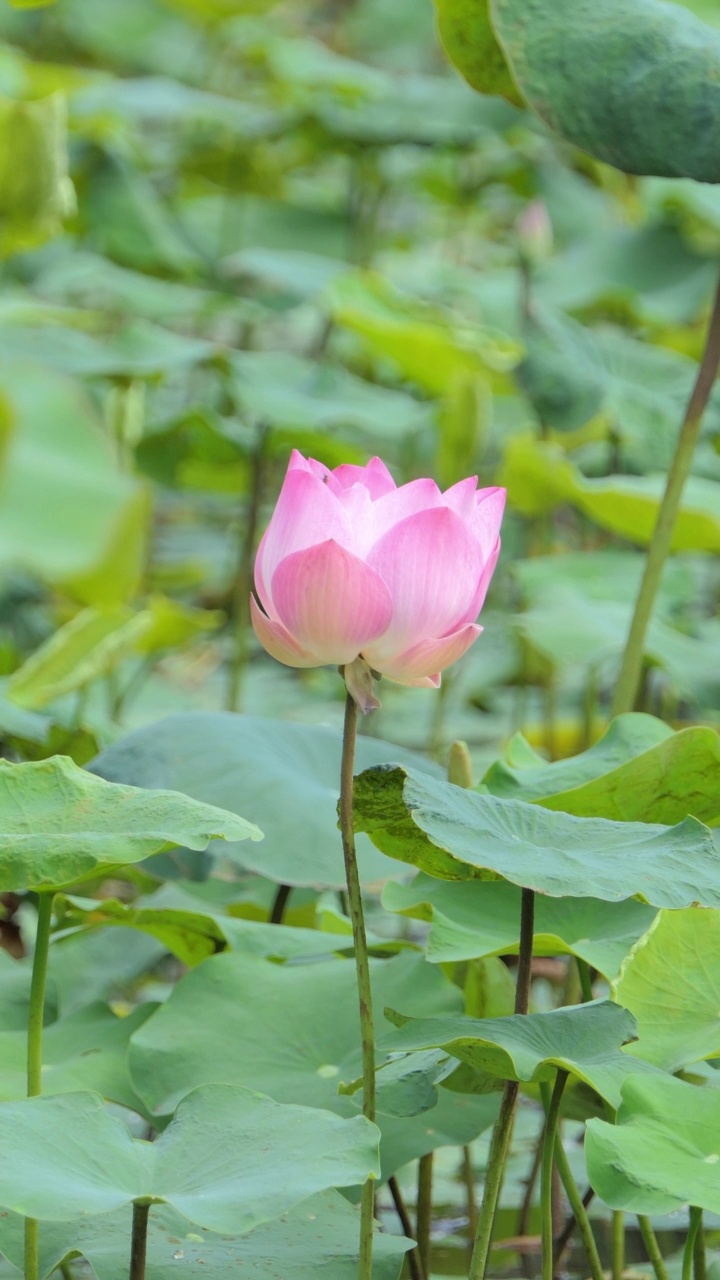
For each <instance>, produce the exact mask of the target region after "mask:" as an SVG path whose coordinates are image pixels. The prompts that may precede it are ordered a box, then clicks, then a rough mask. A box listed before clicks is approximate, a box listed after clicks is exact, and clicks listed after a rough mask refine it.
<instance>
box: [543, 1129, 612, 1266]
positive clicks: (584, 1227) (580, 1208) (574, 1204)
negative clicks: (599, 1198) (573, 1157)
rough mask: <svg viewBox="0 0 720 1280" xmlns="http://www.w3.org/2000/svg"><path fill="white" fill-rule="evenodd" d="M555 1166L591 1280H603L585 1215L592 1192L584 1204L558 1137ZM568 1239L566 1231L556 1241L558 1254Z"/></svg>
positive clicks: (594, 1244) (591, 1231)
mask: <svg viewBox="0 0 720 1280" xmlns="http://www.w3.org/2000/svg"><path fill="white" fill-rule="evenodd" d="M555 1164H556V1165H557V1170H558V1173H559V1174H560V1181H561V1182H562V1184H563V1187H564V1188H565V1195H566V1196H567V1198H568V1201H569V1202H570V1208H571V1209H572V1212H573V1217H574V1219H575V1222H576V1224H577V1229H578V1232H579V1234H580V1239H581V1240H582V1243H583V1247H584V1249H585V1252H586V1254H587V1259H588V1264H589V1268H590V1275H591V1276H592V1280H605V1276H604V1272H603V1268H602V1263H601V1261H600V1254H599V1253H598V1248H597V1244H596V1242H595V1236H594V1235H593V1229H592V1227H591V1226H590V1219H589V1217H588V1214H587V1204H589V1203H590V1198H591V1195H592V1191H591V1190H590V1191H589V1192H588V1193H586V1195H587V1202H586V1200H584V1199H583V1197H582V1196H581V1195H580V1192H579V1191H578V1187H577V1183H576V1181H575V1179H574V1177H573V1175H572V1170H571V1168H570V1161H569V1160H568V1158H567V1155H566V1152H565V1148H564V1146H563V1144H562V1140H561V1139H560V1137H559V1136H558V1137H557V1138H556V1140H555ZM569 1238H570V1235H569V1233H568V1232H567V1229H566V1231H564V1232H563V1234H562V1236H561V1237H560V1240H559V1241H558V1252H559V1253H561V1252H562V1250H563V1249H564V1248H565V1246H566V1244H567V1242H568V1240H569Z"/></svg>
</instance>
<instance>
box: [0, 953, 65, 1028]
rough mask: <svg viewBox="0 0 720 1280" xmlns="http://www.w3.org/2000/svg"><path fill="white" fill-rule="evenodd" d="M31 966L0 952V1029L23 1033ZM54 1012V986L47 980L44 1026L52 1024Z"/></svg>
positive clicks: (55, 1013) (56, 994)
mask: <svg viewBox="0 0 720 1280" xmlns="http://www.w3.org/2000/svg"><path fill="white" fill-rule="evenodd" d="M31 980H32V965H31V964H30V962H29V961H27V960H13V959H12V958H11V956H9V955H8V953H7V951H4V950H0V1028H1V1029H2V1031H23V1030H24V1029H25V1027H26V1026H27V1019H28V1005H29V1003H30V982H31ZM57 1012H58V993H57V986H56V984H55V981H54V980H53V979H51V980H50V982H49V984H48V988H47V991H46V994H45V1007H44V1018H45V1022H46V1023H48V1022H54V1021H55V1018H56V1017H57Z"/></svg>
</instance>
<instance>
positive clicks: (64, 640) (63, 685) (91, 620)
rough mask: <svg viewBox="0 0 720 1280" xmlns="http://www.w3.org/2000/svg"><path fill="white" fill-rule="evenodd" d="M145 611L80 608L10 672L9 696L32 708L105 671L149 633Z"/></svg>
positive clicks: (118, 608) (42, 704)
mask: <svg viewBox="0 0 720 1280" xmlns="http://www.w3.org/2000/svg"><path fill="white" fill-rule="evenodd" d="M151 626H152V616H151V614H150V611H149V610H143V611H142V612H140V613H133V611H132V609H126V608H123V607H122V606H118V607H117V608H116V609H83V610H82V612H81V613H78V614H76V616H75V617H74V618H72V619H71V621H70V622H66V623H65V625H64V626H63V627H60V628H59V629H58V630H57V631H55V632H53V634H52V635H51V636H50V638H49V639H48V640H46V641H45V643H44V644H42V645H40V648H39V649H36V650H35V652H34V653H33V654H31V656H30V657H29V658H28V659H27V660H26V661H25V662H23V663H22V665H21V666H19V667H18V668H17V670H16V671H13V673H12V675H11V677H10V679H9V680H8V683H7V685H6V688H7V692H8V695H9V697H11V698H12V699H13V700H14V701H15V702H17V703H19V705H20V706H22V707H28V708H31V709H36V708H38V707H43V706H45V705H46V704H47V703H48V702H52V701H53V699H54V698H59V697H61V696H62V695H63V694H66V693H71V692H72V691H73V690H75V689H81V688H82V687H83V686H84V685H86V684H88V683H89V682H90V681H91V680H95V679H97V678H98V676H101V675H105V674H106V673H107V672H108V671H111V670H112V669H113V667H115V666H116V665H117V664H118V662H121V661H122V659H123V658H125V657H127V656H128V654H130V653H132V652H133V650H134V649H135V647H136V645H137V642H138V641H139V640H140V638H141V637H142V636H143V635H144V634H145V633H146V632H149V631H150V628H151Z"/></svg>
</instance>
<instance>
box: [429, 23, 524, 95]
mask: <svg viewBox="0 0 720 1280" xmlns="http://www.w3.org/2000/svg"><path fill="white" fill-rule="evenodd" d="M488 8H489V6H488V3H487V0H480V3H477V0H435V12H436V14H437V25H438V31H439V33H440V39H441V41H442V45H443V48H444V50H445V52H446V54H447V56H448V58H449V59H450V61H451V62H452V64H453V66H455V67H457V69H458V71H459V72H460V73H461V75H463V76H464V77H465V79H466V80H467V82H468V84H470V85H472V87H473V89H477V90H478V92H479V93H497V94H500V95H501V96H502V97H503V98H508V99H509V100H510V102H515V103H517V104H521V103H522V97H521V95H520V94H519V93H518V88H517V85H516V84H515V81H514V80H513V77H512V74H511V72H510V69H509V67H508V64H507V62H506V60H505V55H504V54H503V51H502V49H501V48H500V45H499V44H498V42H497V37H496V35H495V32H494V31H493V27H492V23H491V21H490V14H489V11H488Z"/></svg>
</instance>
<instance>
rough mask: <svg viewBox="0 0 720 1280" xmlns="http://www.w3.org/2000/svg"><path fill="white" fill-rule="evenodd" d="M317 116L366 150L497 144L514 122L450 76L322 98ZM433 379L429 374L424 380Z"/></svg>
mask: <svg viewBox="0 0 720 1280" xmlns="http://www.w3.org/2000/svg"><path fill="white" fill-rule="evenodd" d="M316 114H317V117H318V119H319V121H320V123H321V125H322V126H323V127H324V128H325V129H326V130H327V131H328V132H329V133H331V134H333V135H335V136H336V137H338V138H340V139H341V140H342V142H343V143H344V144H345V145H347V143H351V144H352V143H354V144H359V145H360V146H363V145H364V146H366V147H371V146H377V147H392V146H395V147H397V146H398V145H402V144H405V145H411V146H412V145H413V144H414V145H415V146H420V147H422V146H425V147H429V146H436V147H437V146H445V147H471V146H477V145H478V142H479V141H480V140H481V139H483V135H485V137H486V138H487V139H490V138H494V139H496V138H497V135H498V134H499V133H504V132H505V131H506V130H509V129H512V128H513V126H516V125H517V123H518V119H519V117H518V113H517V111H516V110H515V108H514V107H512V106H511V105H510V104H509V103H507V102H501V101H500V100H499V99H497V98H495V99H492V98H484V99H482V98H478V97H476V96H475V95H474V94H471V93H468V92H467V89H466V88H465V85H463V84H460V82H459V81H458V80H455V79H453V78H451V77H449V76H446V75H439V76H433V75H412V74H406V75H402V76H395V77H394V78H393V80H392V89H391V91H390V92H388V93H383V94H381V95H377V94H376V95H374V96H372V97H368V98H366V99H365V100H364V101H361V102H359V103H358V102H353V101H351V100H348V99H347V98H345V100H343V99H342V98H340V97H338V98H335V99H334V100H332V101H329V100H328V99H327V98H321V99H320V101H319V103H318V105H317V107H316ZM316 216H317V215H316ZM432 376H433V375H432V373H431V372H430V371H428V372H427V373H426V374H425V379H426V380H427V381H428V382H429V381H430V380H431V379H432ZM421 385H425V382H424V381H423V382H422V383H421Z"/></svg>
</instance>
